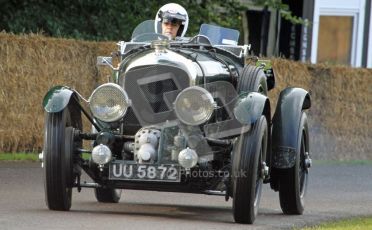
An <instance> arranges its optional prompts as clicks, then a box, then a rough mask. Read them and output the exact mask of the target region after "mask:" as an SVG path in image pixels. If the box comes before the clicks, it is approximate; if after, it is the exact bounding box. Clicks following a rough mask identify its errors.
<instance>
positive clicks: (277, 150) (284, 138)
mask: <svg viewBox="0 0 372 230" xmlns="http://www.w3.org/2000/svg"><path fill="white" fill-rule="evenodd" d="M310 107H311V99H310V94H309V93H308V92H307V91H306V90H304V89H301V88H286V89H285V90H283V91H282V92H281V93H280V95H279V99H278V103H277V106H276V110H275V114H274V118H273V129H272V154H273V155H272V157H273V158H272V160H273V161H272V166H273V167H274V168H282V169H284V168H291V167H293V166H294V165H295V162H296V152H297V151H298V149H297V148H298V146H297V145H298V130H299V128H300V127H299V126H300V122H301V121H300V119H301V114H302V111H303V110H305V109H309V108H310Z"/></svg>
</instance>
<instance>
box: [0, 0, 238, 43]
mask: <svg viewBox="0 0 372 230" xmlns="http://www.w3.org/2000/svg"><path fill="white" fill-rule="evenodd" d="M168 2H169V1H164V0H159V1H158V0H157V1H154V0H136V1H132V0H63V1H61V0H8V1H1V0H0V4H1V8H0V30H5V31H7V32H12V33H16V34H17V33H30V32H32V33H43V34H45V35H48V36H55V37H70V38H77V39H85V40H129V39H130V36H131V32H132V31H133V29H134V28H135V26H136V25H138V24H139V23H140V22H142V21H144V20H147V19H154V18H155V14H156V12H157V11H158V9H159V8H160V7H161V6H162V5H164V4H166V3H168ZM172 2H176V3H179V4H181V5H182V6H184V7H185V8H186V10H187V11H188V13H189V17H190V24H189V30H188V34H190V35H191V34H196V33H197V31H198V30H199V26H200V24H201V23H214V24H219V25H221V26H228V27H233V28H237V29H239V27H240V24H241V13H240V10H241V8H240V7H239V6H238V2H237V1H236V0H201V1H200V0H199V1H198V0H186V1H177V0H174V1H172Z"/></svg>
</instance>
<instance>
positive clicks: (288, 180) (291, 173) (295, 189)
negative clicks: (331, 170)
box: [279, 112, 310, 215]
mask: <svg viewBox="0 0 372 230" xmlns="http://www.w3.org/2000/svg"><path fill="white" fill-rule="evenodd" d="M298 135H299V137H298V147H297V149H296V163H295V166H294V167H292V168H290V169H286V170H281V172H280V175H279V200H280V206H281V208H282V211H283V213H285V214H292V215H300V214H302V213H303V211H304V198H305V194H306V189H307V181H308V176H309V171H308V168H309V167H310V165H309V164H310V163H309V159H310V158H309V129H308V123H307V116H306V113H305V112H303V113H302V115H301V122H300V128H299V130H298Z"/></svg>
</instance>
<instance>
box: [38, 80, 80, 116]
mask: <svg viewBox="0 0 372 230" xmlns="http://www.w3.org/2000/svg"><path fill="white" fill-rule="evenodd" d="M73 94H74V91H73V90H71V89H70V88H69V87H66V86H55V87H53V88H51V89H50V90H49V91H48V92H47V94H46V95H45V96H44V99H43V107H44V110H45V111H46V112H48V113H57V112H60V111H62V110H63V109H64V108H65V107H66V106H67V105H68V103H69V101H70V98H71V96H72V95H73Z"/></svg>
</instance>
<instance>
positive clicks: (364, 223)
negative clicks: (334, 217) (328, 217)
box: [301, 217, 372, 230]
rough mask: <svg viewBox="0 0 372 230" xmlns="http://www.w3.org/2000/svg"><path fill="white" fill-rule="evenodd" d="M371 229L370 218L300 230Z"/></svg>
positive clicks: (371, 221) (371, 219)
mask: <svg viewBox="0 0 372 230" xmlns="http://www.w3.org/2000/svg"><path fill="white" fill-rule="evenodd" d="M366 229H372V217H364V218H353V219H347V220H340V221H336V222H331V223H324V224H320V225H318V226H315V227H307V228H302V229H301V230H366Z"/></svg>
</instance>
